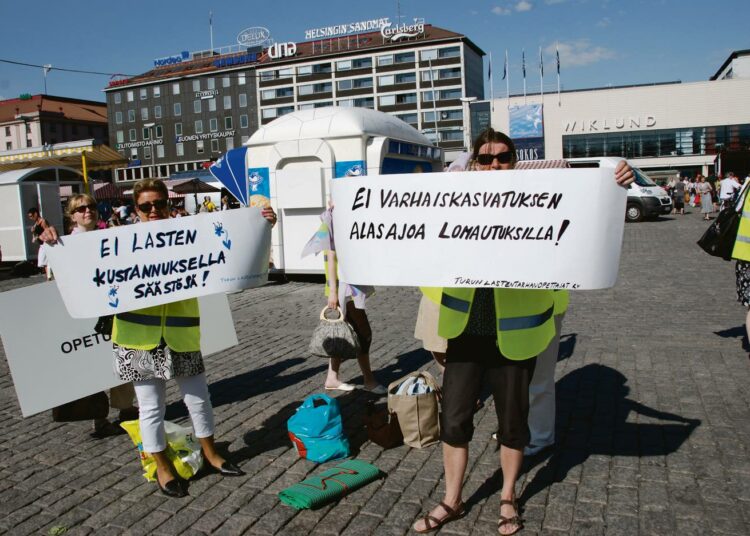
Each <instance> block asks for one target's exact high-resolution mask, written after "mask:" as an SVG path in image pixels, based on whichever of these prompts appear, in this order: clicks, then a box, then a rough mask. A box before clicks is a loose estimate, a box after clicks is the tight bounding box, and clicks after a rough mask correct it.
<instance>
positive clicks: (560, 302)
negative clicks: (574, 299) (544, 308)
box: [552, 289, 570, 316]
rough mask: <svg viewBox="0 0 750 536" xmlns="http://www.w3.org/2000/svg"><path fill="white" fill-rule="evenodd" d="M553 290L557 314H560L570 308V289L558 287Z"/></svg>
mask: <svg viewBox="0 0 750 536" xmlns="http://www.w3.org/2000/svg"><path fill="white" fill-rule="evenodd" d="M552 292H553V298H554V300H555V316H560V315H561V314H563V313H564V312H565V311H567V310H568V304H570V291H568V290H563V289H557V290H553V291H552Z"/></svg>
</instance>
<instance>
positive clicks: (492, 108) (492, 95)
mask: <svg viewBox="0 0 750 536" xmlns="http://www.w3.org/2000/svg"><path fill="white" fill-rule="evenodd" d="M494 88H495V79H494V77H493V74H492V52H490V111H492V112H494V111H495V91H494Z"/></svg>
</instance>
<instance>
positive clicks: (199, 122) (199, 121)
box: [194, 119, 203, 134]
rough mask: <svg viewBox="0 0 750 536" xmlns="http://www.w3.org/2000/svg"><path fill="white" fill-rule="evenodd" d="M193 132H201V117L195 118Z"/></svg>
mask: <svg viewBox="0 0 750 536" xmlns="http://www.w3.org/2000/svg"><path fill="white" fill-rule="evenodd" d="M194 132H195V133H196V134H203V120H202V119H198V120H196V122H195V130H194Z"/></svg>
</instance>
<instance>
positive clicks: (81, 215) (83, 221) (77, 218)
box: [65, 194, 138, 438]
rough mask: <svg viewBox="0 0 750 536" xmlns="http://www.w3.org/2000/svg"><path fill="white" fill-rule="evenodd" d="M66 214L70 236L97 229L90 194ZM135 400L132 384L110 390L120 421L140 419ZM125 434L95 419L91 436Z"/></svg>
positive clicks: (72, 203) (73, 203)
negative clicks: (69, 223)
mask: <svg viewBox="0 0 750 536" xmlns="http://www.w3.org/2000/svg"><path fill="white" fill-rule="evenodd" d="M65 213H66V214H67V216H68V218H70V221H71V222H73V228H72V229H71V231H70V234H78V233H86V232H88V231H94V230H95V229H96V228H97V225H96V224H97V221H98V219H99V211H98V209H97V205H96V201H95V200H94V198H93V197H91V196H90V195H88V194H75V195H74V196H72V197H71V198H70V199H68V205H67V207H66V209H65ZM133 398H135V392H134V391H133V385H132V384H131V383H125V384H123V385H118V386H117V387H113V388H112V389H110V390H109V405H110V406H111V407H112V408H115V409H118V410H120V413H119V416H118V418H119V420H121V421H131V420H133V419H137V418H138V408H135V407H133ZM124 433H125V430H123V429H122V428H120V427H119V426H117V425H116V424H114V423H112V422H110V421H109V420H107V419H106V418H103V419H94V432H93V434H91V435H92V436H94V437H96V438H104V437H108V436H113V435H120V434H124Z"/></svg>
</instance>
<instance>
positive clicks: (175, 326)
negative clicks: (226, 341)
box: [112, 298, 201, 352]
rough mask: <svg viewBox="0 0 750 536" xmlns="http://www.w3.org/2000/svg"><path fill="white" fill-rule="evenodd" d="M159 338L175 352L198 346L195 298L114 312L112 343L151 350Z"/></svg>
mask: <svg viewBox="0 0 750 536" xmlns="http://www.w3.org/2000/svg"><path fill="white" fill-rule="evenodd" d="M162 339H164V342H166V343H167V346H169V348H171V349H172V350H175V351H177V352H197V351H199V350H200V349H201V329H200V311H199V310H198V300H197V299H196V298H190V299H188V300H182V301H178V302H173V303H167V304H165V305H156V306H154V307H146V308H145V309H138V310H136V311H130V312H127V313H118V314H116V315H115V320H114V323H113V324H112V341H113V342H115V343H116V344H118V345H120V346H122V347H124V348H132V349H134V350H153V349H154V348H156V347H157V346H158V345H159V343H160V342H161V340H162Z"/></svg>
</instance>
